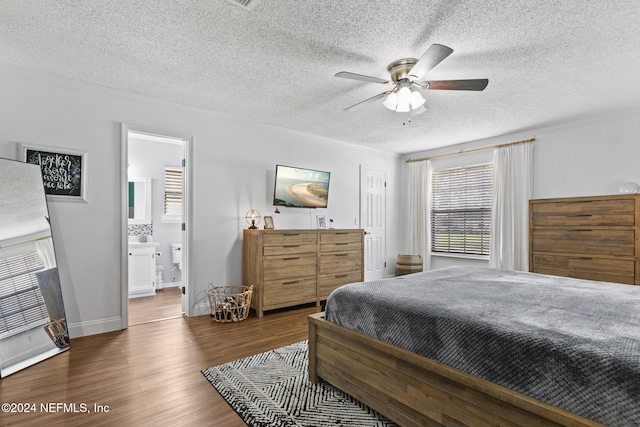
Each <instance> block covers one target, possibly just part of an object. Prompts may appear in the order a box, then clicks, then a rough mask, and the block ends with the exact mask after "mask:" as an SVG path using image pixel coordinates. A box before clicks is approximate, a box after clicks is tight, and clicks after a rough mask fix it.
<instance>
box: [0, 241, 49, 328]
mask: <svg viewBox="0 0 640 427" xmlns="http://www.w3.org/2000/svg"><path fill="white" fill-rule="evenodd" d="M41 270H44V264H43V262H42V258H40V256H39V255H38V254H37V253H28V254H25V255H19V256H12V257H8V258H4V259H0V338H4V337H7V336H11V335H15V334H17V333H19V332H23V331H25V330H28V329H32V328H34V327H36V326H39V325H42V324H44V323H48V322H49V313H48V312H47V307H46V305H45V303H44V300H43V299H42V294H41V293H40V288H39V286H38V279H37V278H36V275H35V273H36V272H38V271H41Z"/></svg>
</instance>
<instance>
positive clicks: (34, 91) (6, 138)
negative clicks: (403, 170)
mask: <svg viewBox="0 0 640 427" xmlns="http://www.w3.org/2000/svg"><path fill="white" fill-rule="evenodd" d="M0 93H2V102H0V156H1V157H6V158H11V159H12V158H16V157H17V154H16V153H17V148H16V143H17V142H25V143H31V144H36V145H48V146H53V147H64V148H68V149H75V150H83V151H88V152H89V159H88V169H87V170H86V171H85V172H87V173H88V203H68V202H52V203H50V213H51V218H52V229H53V237H54V242H55V247H56V251H57V254H58V264H59V268H60V276H61V282H62V292H63V297H64V300H65V301H64V302H65V308H66V311H67V318H68V321H69V330H70V335H71V337H77V336H82V335H90V334H94V333H101V332H107V331H113V330H117V329H120V328H121V313H122V311H123V309H124V308H123V307H122V306H121V295H122V294H121V286H122V285H121V283H120V282H121V275H122V269H121V259H122V253H121V239H123V238H125V236H121V234H122V233H121V221H122V218H121V211H122V207H121V200H122V199H121V189H122V184H121V182H120V176H121V152H120V151H121V140H120V126H121V123H126V124H129V125H132V126H141V127H145V128H152V129H155V130H156V131H158V133H161V134H167V135H175V134H180V135H190V136H192V137H193V140H194V142H193V164H192V165H191V168H192V173H193V177H194V180H193V181H194V182H193V187H192V193H191V196H192V202H193V221H192V223H191V233H192V241H191V242H190V248H189V253H190V264H189V267H190V285H191V295H190V296H191V301H190V304H191V307H189V312H190V314H204V310H206V289H207V285H208V283H210V282H212V283H215V284H238V283H241V281H242V269H241V265H242V241H241V236H242V230H243V229H244V228H245V227H246V223H245V222H244V219H243V217H244V213H245V212H246V211H247V210H248V209H250V208H254V209H258V210H259V211H260V212H261V213H262V214H263V215H268V214H271V213H273V210H274V209H273V207H272V206H271V198H272V192H273V188H272V186H273V174H274V170H275V165H276V164H287V165H292V166H300V167H307V168H317V169H321V170H327V171H330V172H331V187H330V195H329V207H328V208H327V209H319V210H317V211H308V210H292V209H289V210H287V209H281V211H282V213H281V214H279V215H277V214H274V215H273V216H274V221H275V225H276V227H277V228H294V227H295V228H309V227H310V225H311V224H312V223H313V221H315V216H314V215H315V214H316V213H318V214H324V215H325V216H326V217H327V218H333V219H334V220H335V225H336V227H337V228H348V227H353V226H354V218H358V215H359V213H358V212H359V201H358V200H359V167H360V165H361V164H362V165H366V166H370V167H376V168H380V169H385V170H386V171H387V179H388V187H387V192H388V193H387V205H388V214H387V228H388V233H387V259H388V265H389V268H388V269H389V271H391V272H392V271H393V267H394V266H395V257H396V255H397V253H399V250H398V248H399V243H398V237H397V236H399V224H400V218H399V217H398V215H397V213H396V212H397V210H396V209H395V207H397V206H399V200H398V197H397V195H398V189H399V187H400V185H401V184H400V162H399V158H398V156H396V155H394V154H390V153H385V152H380V151H374V150H366V149H362V148H357V147H354V146H350V145H346V144H341V143H337V142H334V141H328V140H326V139H322V138H318V137H313V136H310V135H306V134H301V133H295V132H290V131H287V130H284V129H279V128H274V127H266V126H260V125H252V124H246V123H242V122H239V121H236V120H234V119H232V118H230V117H226V116H223V115H220V114H214V113H211V112H207V111H203V110H198V109H192V108H187V107H182V106H178V105H174V104H169V103H165V102H160V101H154V100H150V99H146V98H142V97H137V96H133V95H127V94H122V93H117V92H114V91H110V90H104V89H100V88H95V87H89V86H86V85H82V84H76V83H71V82H65V81H60V80H56V79H49V78H44V77H42V76H38V75H33V74H26V73H21V72H18V71H17V70H14V69H10V68H0ZM212 96H214V95H212Z"/></svg>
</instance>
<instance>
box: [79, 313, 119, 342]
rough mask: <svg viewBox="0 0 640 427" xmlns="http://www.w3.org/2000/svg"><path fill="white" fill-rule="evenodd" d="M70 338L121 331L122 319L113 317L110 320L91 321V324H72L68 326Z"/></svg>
mask: <svg viewBox="0 0 640 427" xmlns="http://www.w3.org/2000/svg"><path fill="white" fill-rule="evenodd" d="M68 328H69V338H79V337H85V336H87V335H97V334H104V333H105V332H113V331H119V330H121V329H122V318H120V317H111V318H109V319H98V320H91V321H89V322H81V323H71V324H69V325H68Z"/></svg>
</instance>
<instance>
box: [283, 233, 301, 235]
mask: <svg viewBox="0 0 640 427" xmlns="http://www.w3.org/2000/svg"><path fill="white" fill-rule="evenodd" d="M284 235H285V236H299V235H300V233H284Z"/></svg>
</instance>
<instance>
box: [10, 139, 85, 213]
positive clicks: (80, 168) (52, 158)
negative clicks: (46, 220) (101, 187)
mask: <svg viewBox="0 0 640 427" xmlns="http://www.w3.org/2000/svg"><path fill="white" fill-rule="evenodd" d="M87 157H88V153H87V152H86V151H76V150H68V149H66V148H56V147H47V146H43V145H29V144H21V143H20V144H18V158H19V159H20V160H22V161H23V162H26V163H31V164H36V165H40V169H41V171H42V181H43V182H44V193H45V194H46V196H47V200H58V201H67V202H86V201H87Z"/></svg>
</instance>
